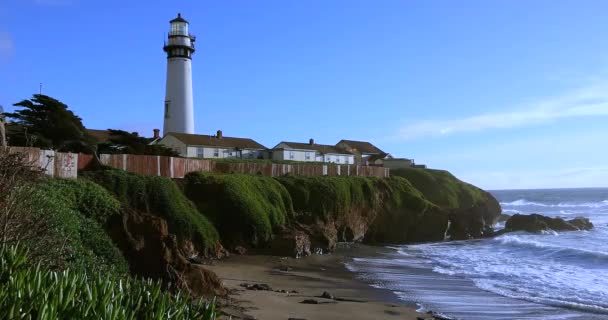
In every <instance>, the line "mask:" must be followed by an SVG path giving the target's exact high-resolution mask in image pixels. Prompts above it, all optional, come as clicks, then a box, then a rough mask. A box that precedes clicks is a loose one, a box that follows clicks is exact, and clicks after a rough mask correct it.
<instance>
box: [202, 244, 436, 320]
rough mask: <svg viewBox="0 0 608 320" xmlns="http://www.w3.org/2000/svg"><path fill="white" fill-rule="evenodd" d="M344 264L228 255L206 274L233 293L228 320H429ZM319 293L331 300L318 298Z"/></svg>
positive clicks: (334, 258) (327, 258)
mask: <svg viewBox="0 0 608 320" xmlns="http://www.w3.org/2000/svg"><path fill="white" fill-rule="evenodd" d="M349 260H350V258H349V257H348V256H345V255H342V254H332V255H313V256H310V257H305V258H302V259H293V258H281V257H274V256H265V255H244V256H238V255H233V256H231V257H229V258H227V259H225V260H223V261H221V262H218V263H217V264H216V265H212V266H207V268H209V269H210V270H212V271H214V272H215V273H217V275H218V276H219V277H220V278H221V279H222V281H223V283H224V285H225V286H226V287H227V288H229V289H230V290H231V291H232V293H231V295H230V297H231V298H230V299H231V301H229V302H228V304H229V305H236V306H237V307H230V308H226V307H225V308H224V310H225V312H226V313H227V314H229V315H231V316H232V319H247V317H250V319H263V320H275V319H276V320H279V319H280V320H288V319H293V320H296V319H298V320H299V319H307V320H313V319H314V320H324V319H327V320H329V319H332V320H340V319H344V320H358V319H388V320H391V319H401V320H416V319H418V317H421V318H422V319H426V318H430V319H432V317H430V316H429V315H428V314H426V315H425V314H420V313H417V312H416V311H415V306H413V305H407V304H405V303H402V302H400V301H399V300H398V299H397V297H396V296H395V295H394V294H393V293H392V292H390V291H388V290H384V289H375V288H372V287H370V286H369V285H367V284H365V283H363V282H360V281H358V280H356V279H354V276H355V275H354V273H351V272H350V271H348V270H347V269H346V268H345V267H344V262H345V261H349ZM245 283H247V284H250V285H255V284H258V285H260V284H266V285H268V286H270V287H271V288H272V290H271V291H270V290H248V289H247V288H245V287H243V286H242V285H243V284H245ZM282 290H283V291H282ZM281 291H282V292H281ZM294 291H295V292H294ZM324 292H328V293H330V294H331V295H332V296H333V297H334V299H331V298H322V297H320V296H321V295H322V294H323V293H324ZM304 300H314V301H315V302H317V303H316V304H307V303H302V301H304ZM227 318H228V317H226V319H227Z"/></svg>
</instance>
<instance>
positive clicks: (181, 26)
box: [171, 22, 188, 36]
mask: <svg viewBox="0 0 608 320" xmlns="http://www.w3.org/2000/svg"><path fill="white" fill-rule="evenodd" d="M171 34H172V35H181V36H187V35H188V24H187V23H185V22H173V23H171Z"/></svg>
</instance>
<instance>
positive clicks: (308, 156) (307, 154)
mask: <svg viewBox="0 0 608 320" xmlns="http://www.w3.org/2000/svg"><path fill="white" fill-rule="evenodd" d="M306 160H310V152H306Z"/></svg>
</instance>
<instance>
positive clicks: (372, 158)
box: [367, 152, 390, 162]
mask: <svg viewBox="0 0 608 320" xmlns="http://www.w3.org/2000/svg"><path fill="white" fill-rule="evenodd" d="M387 157H390V154H388V153H384V152H383V153H379V154H375V155H373V156H370V157H369V158H367V161H369V162H374V161H376V160H379V159H382V160H386V159H389V158H387Z"/></svg>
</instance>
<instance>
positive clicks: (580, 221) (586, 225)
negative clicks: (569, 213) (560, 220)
mask: <svg viewBox="0 0 608 320" xmlns="http://www.w3.org/2000/svg"><path fill="white" fill-rule="evenodd" d="M568 223H570V224H571V225H573V226H575V227H577V228H579V230H591V229H593V223H591V221H589V219H587V218H583V217H576V218H574V219H572V220H568Z"/></svg>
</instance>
